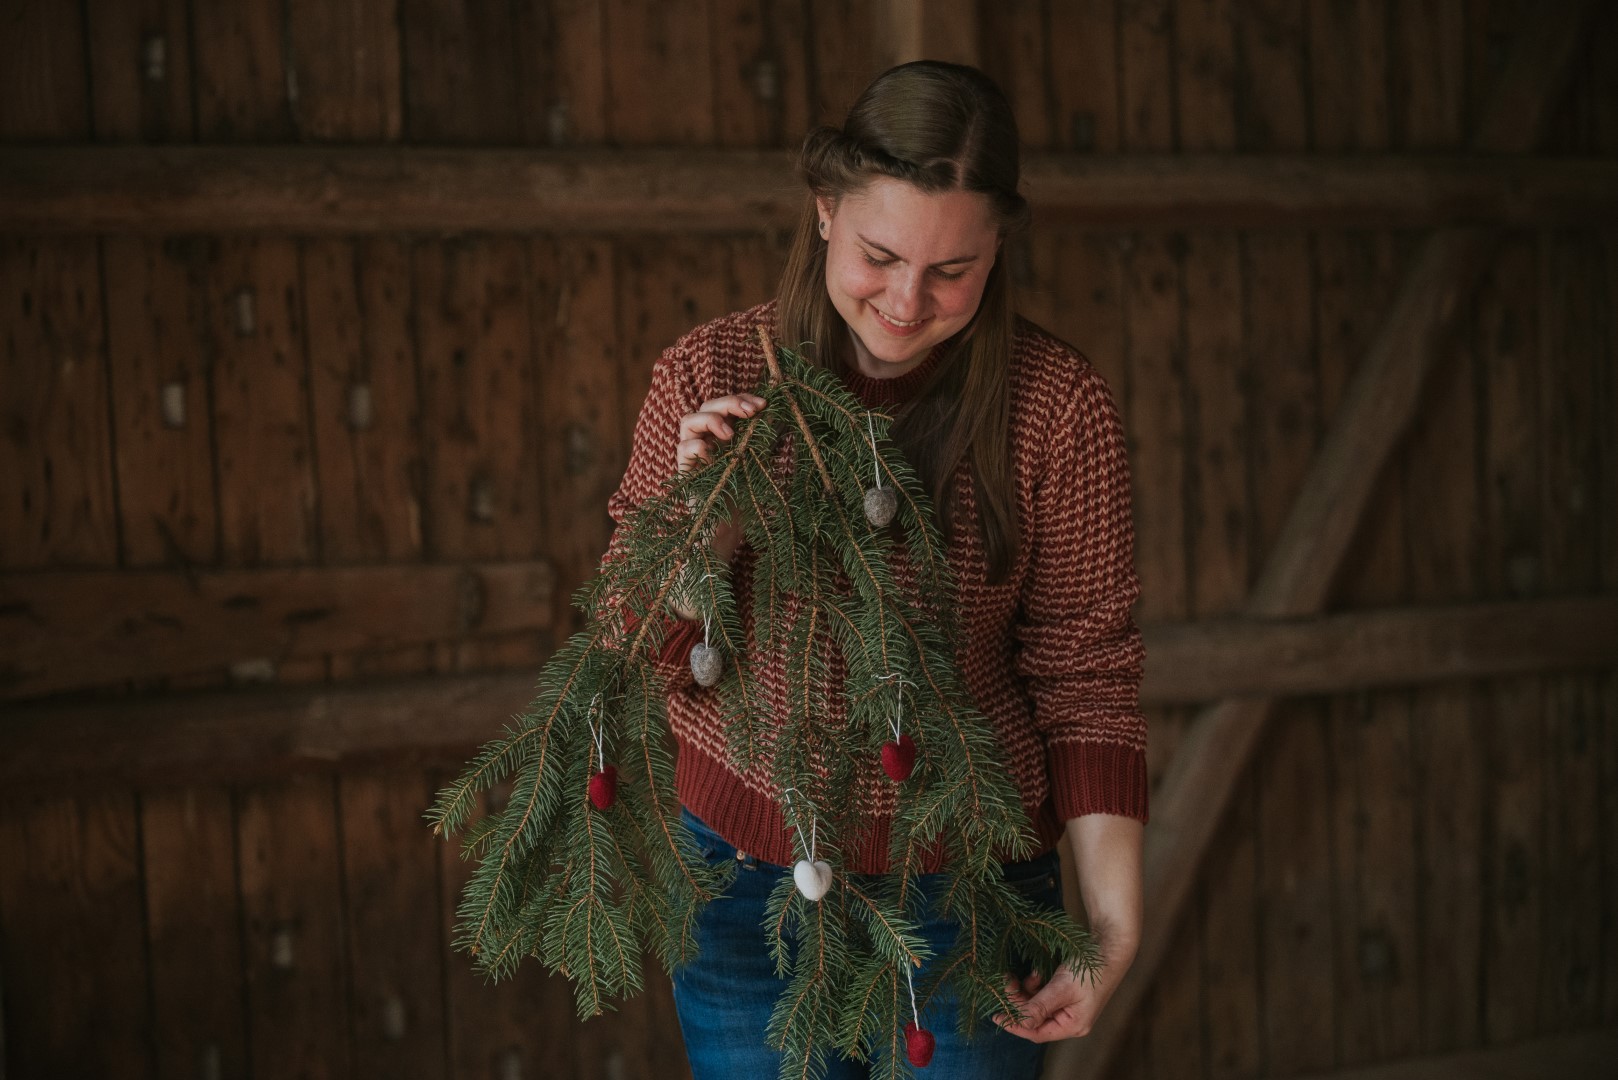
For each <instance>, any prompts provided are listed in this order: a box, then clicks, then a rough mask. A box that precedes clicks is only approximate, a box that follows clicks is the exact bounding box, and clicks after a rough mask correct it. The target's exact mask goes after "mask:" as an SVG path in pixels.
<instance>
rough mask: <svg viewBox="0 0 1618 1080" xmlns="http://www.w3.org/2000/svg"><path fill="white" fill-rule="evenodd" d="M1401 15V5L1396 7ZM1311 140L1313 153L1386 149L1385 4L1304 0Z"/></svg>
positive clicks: (1367, 0)
mask: <svg viewBox="0 0 1618 1080" xmlns="http://www.w3.org/2000/svg"><path fill="white" fill-rule="evenodd" d="M1400 11H1401V15H1403V7H1402V6H1401V8H1400ZM1308 24H1309V25H1308V49H1309V84H1310V90H1311V100H1312V104H1313V106H1314V107H1313V109H1312V110H1311V124H1312V127H1311V136H1312V138H1311V140H1310V145H1312V146H1313V147H1314V148H1315V149H1316V150H1332V151H1341V150H1355V151H1365V150H1381V149H1383V148H1385V147H1386V146H1387V145H1388V108H1389V104H1388V63H1389V58H1388V4H1387V3H1386V2H1385V0H1310V4H1309V14H1308Z"/></svg>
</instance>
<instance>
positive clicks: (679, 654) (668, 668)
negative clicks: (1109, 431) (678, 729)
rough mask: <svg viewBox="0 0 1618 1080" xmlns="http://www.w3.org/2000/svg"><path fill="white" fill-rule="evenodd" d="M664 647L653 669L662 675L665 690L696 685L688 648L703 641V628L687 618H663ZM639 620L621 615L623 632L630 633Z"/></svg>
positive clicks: (658, 654) (629, 614)
mask: <svg viewBox="0 0 1618 1080" xmlns="http://www.w3.org/2000/svg"><path fill="white" fill-rule="evenodd" d="M662 621H663V647H662V648H661V649H660V650H658V653H657V658H656V659H654V660H653V661H652V666H653V667H654V668H656V669H657V672H658V674H660V675H662V676H663V685H664V687H665V688H666V689H668V690H685V689H688V688H689V687H690V686H692V685H694V684H695V683H696V680H695V679H694V678H692V676H691V647H692V646H693V645H695V644H696V643H697V642H699V641H701V640H702V626H701V624H699V623H695V622H692V621H691V620H690V619H676V618H674V617H673V616H672V615H665V616H663V617H662ZM639 624H640V620H639V619H638V618H636V616H635V615H634V614H632V613H629V612H626V613H625V614H624V632H625V633H626V634H628V633H632V632H633V631H634V629H635V627H636V626H638V625H639Z"/></svg>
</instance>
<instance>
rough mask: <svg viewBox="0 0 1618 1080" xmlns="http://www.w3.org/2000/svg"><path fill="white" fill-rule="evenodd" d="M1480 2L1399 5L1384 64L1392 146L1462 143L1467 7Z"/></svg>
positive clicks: (1429, 0)
mask: <svg viewBox="0 0 1618 1080" xmlns="http://www.w3.org/2000/svg"><path fill="white" fill-rule="evenodd" d="M1483 6H1484V5H1470V6H1469V5H1465V4H1458V3H1455V2H1453V0H1419V2H1417V3H1409V2H1406V3H1401V4H1400V5H1399V8H1398V18H1396V19H1394V20H1393V24H1392V34H1391V38H1390V40H1391V43H1392V56H1391V58H1390V62H1389V65H1388V66H1389V75H1390V79H1389V82H1390V95H1391V100H1392V103H1393V107H1392V109H1391V114H1392V115H1391V120H1392V132H1391V134H1392V143H1393V145H1394V146H1395V147H1398V148H1400V149H1404V150H1454V149H1458V148H1460V147H1461V146H1462V144H1463V143H1464V142H1465V138H1466V131H1465V128H1464V122H1465V120H1464V118H1465V112H1466V84H1465V81H1464V78H1465V71H1466V26H1465V19H1466V13H1467V11H1468V9H1469V7H1470V8H1474V9H1475V8H1481V7H1483ZM1522 13H1525V12H1520V14H1522Z"/></svg>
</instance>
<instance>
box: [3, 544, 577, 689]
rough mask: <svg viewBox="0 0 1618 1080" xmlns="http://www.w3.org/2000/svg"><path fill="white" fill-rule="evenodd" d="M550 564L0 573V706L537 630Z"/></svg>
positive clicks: (551, 581)
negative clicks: (139, 682)
mask: <svg viewBox="0 0 1618 1080" xmlns="http://www.w3.org/2000/svg"><path fill="white" fill-rule="evenodd" d="M555 578H556V574H555V570H554V569H553V567H552V566H551V564H550V563H549V562H546V561H529V562H504V563H466V564H461V565H454V564H450V565H431V566H421V565H392V566H350V567H332V568H317V567H297V568H289V569H273V570H211V571H191V572H189V573H183V572H180V571H171V570H88V571H60V572H42V573H32V574H5V575H0V655H3V656H5V657H6V658H7V659H6V660H5V662H4V663H3V664H0V698H18V697H32V696H38V695H41V694H48V693H53V692H60V691H63V690H69V689H81V688H88V687H94V686H106V685H110V684H116V683H118V682H119V681H121V680H124V679H143V680H145V679H156V678H162V677H165V676H172V675H181V674H188V673H192V672H200V671H207V670H212V669H218V668H221V667H231V666H233V665H238V664H255V665H258V666H259V667H262V662H263V661H269V662H270V663H271V664H278V663H280V662H282V661H285V660H287V659H289V658H293V657H310V656H319V655H322V654H325V653H340V652H347V651H350V650H355V649H376V648H383V647H391V646H396V645H402V644H409V643H413V642H427V641H443V640H447V639H454V638H464V637H467V636H469V635H473V634H478V635H484V634H500V633H507V632H511V631H521V630H544V629H546V628H547V627H549V626H550V624H551V620H552V618H553V617H554V613H555V605H554V604H553V602H552V592H553V590H554V587H555Z"/></svg>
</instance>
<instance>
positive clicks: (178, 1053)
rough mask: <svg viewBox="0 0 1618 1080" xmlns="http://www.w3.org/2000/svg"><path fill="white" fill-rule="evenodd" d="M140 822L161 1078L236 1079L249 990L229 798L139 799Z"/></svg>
mask: <svg viewBox="0 0 1618 1080" xmlns="http://www.w3.org/2000/svg"><path fill="white" fill-rule="evenodd" d="M140 823H141V856H142V858H141V875H142V878H143V881H144V884H145V903H146V935H147V941H148V942H149V945H148V948H149V951H150V964H151V983H152V1032H153V1035H154V1041H155V1043H156V1049H157V1073H158V1075H159V1076H195V1075H198V1074H206V1073H207V1072H208V1071H209V1070H210V1069H212V1070H216V1071H217V1073H218V1075H221V1076H234V1075H241V1074H243V1073H244V1072H245V1071H246V1069H247V1008H246V1007H247V1000H246V989H247V988H246V984H245V982H244V975H243V970H242V958H243V951H242V947H243V942H242V911H241V898H240V895H239V894H238V892H237V888H236V866H237V852H236V813H235V806H234V803H233V801H232V798H231V793H230V792H229V791H228V790H227V789H225V788H221V787H180V788H173V789H163V790H157V791H145V792H142V793H141V795H140Z"/></svg>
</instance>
